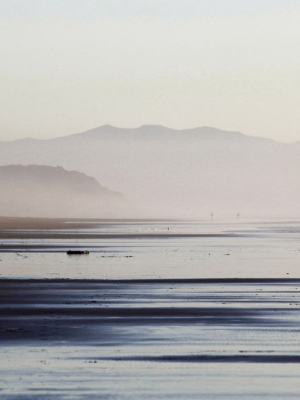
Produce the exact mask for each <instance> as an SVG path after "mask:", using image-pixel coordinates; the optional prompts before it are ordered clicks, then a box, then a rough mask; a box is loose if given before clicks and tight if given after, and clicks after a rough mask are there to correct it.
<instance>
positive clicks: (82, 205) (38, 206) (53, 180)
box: [0, 165, 126, 218]
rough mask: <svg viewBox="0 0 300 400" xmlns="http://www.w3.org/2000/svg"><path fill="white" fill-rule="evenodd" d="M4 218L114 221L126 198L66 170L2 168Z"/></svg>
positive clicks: (0, 202)
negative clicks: (82, 218)
mask: <svg viewBox="0 0 300 400" xmlns="http://www.w3.org/2000/svg"><path fill="white" fill-rule="evenodd" d="M0 182H1V191H0V215H1V216H14V217H15V216H17V217H18V216H19V217H62V218H64V217H85V218H87V217H107V216H109V217H113V216H118V212H119V211H120V210H122V208H124V207H126V201H125V198H124V197H123V196H122V195H121V194H119V193H116V192H112V191H111V190H109V189H107V188H104V187H102V186H101V185H100V183H99V182H97V180H96V179H94V178H92V177H90V176H87V175H85V174H83V173H80V172H77V171H67V170H65V169H64V168H62V167H48V166H41V165H28V166H23V165H8V166H2V167H0Z"/></svg>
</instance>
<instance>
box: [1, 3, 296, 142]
mask: <svg viewBox="0 0 300 400" xmlns="http://www.w3.org/2000/svg"><path fill="white" fill-rule="evenodd" d="M0 51H1V62H0V82H1V87H0V88H1V96H0V118H1V119H0V140H13V139H18V138H23V137H27V136H31V137H35V138H40V139H45V138H50V137H56V136H61V135H68V134H72V133H76V132H81V131H84V130H87V129H91V128H94V127H97V126H100V125H104V124H111V125H115V126H119V127H137V126H140V125H143V124H161V125H165V126H168V127H171V128H177V129H181V128H192V127H196V126H203V125H205V126H213V127H217V128H221V129H226V130H235V131H241V132H244V133H245V134H249V135H255V136H264V137H268V138H273V139H276V140H279V141H284V142H291V141H297V140H300V112H299V108H300V0H0Z"/></svg>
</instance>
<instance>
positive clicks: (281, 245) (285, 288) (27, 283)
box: [0, 220, 300, 399]
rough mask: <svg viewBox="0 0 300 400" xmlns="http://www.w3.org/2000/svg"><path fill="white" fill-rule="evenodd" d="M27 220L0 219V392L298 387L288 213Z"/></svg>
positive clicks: (194, 393) (190, 394)
mask: <svg viewBox="0 0 300 400" xmlns="http://www.w3.org/2000/svg"><path fill="white" fill-rule="evenodd" d="M0 222H1V220H0ZM30 223H31V224H32V225H30V226H29V225H28V224H27V225H26V223H25V222H24V225H23V226H22V229H17V228H16V226H9V224H6V225H5V226H4V225H2V229H1V230H0V244H1V246H0V251H1V253H0V260H1V262H0V273H1V276H0V353H1V362H0V397H1V399H199V398H201V399H235V398H236V399H254V398H255V399H294V398H298V396H299V378H300V329H299V326H300V273H299V272H300V240H299V239H300V222H298V221H259V222H252V221H242V222H241V221H238V222H222V223H221V222H211V221H207V222H198V221H84V222H82V224H81V222H80V221H75V222H73V221H65V222H62V221H59V224H54V223H53V222H52V224H53V225H51V227H49V226H47V225H43V224H42V225H40V224H39V223H35V224H33V221H30ZM0 227H1V225H0ZM43 228H45V229H43ZM78 248H79V249H81V248H82V249H88V250H89V251H90V254H89V255H82V256H67V254H66V251H67V250H68V249H78Z"/></svg>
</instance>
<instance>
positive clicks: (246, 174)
mask: <svg viewBox="0 0 300 400" xmlns="http://www.w3.org/2000/svg"><path fill="white" fill-rule="evenodd" d="M8 164H23V165H28V164H42V165H49V166H61V167H64V168H66V169H68V170H77V171H81V172H83V173H85V174H88V175H90V176H94V177H95V178H96V179H97V180H98V181H99V182H101V184H103V185H104V186H107V187H109V188H110V189H112V190H115V191H118V192H121V193H122V194H124V195H125V197H126V198H127V200H128V201H129V203H130V204H131V211H130V212H129V214H130V215H131V216H145V217H150V216H155V217H187V218H190V217H191V218H198V217H199V218H202V217H205V216H207V215H210V213H211V212H214V214H215V215H220V216H221V215H222V216H225V215H228V216H233V215H236V214H237V213H240V214H241V216H243V215H244V216H262V217H264V216H281V215H284V216H297V215H300V202H299V196H300V185H299V181H300V143H299V142H296V143H292V144H286V143H280V142H276V141H273V140H271V139H265V138H258V137H252V136H247V135H244V134H242V133H240V132H231V131H223V130H220V129H216V128H211V127H201V128H195V129H183V130H174V129H170V128H166V127H163V126H158V125H145V126H141V127H140V128H135V129H124V128H116V127H113V126H110V125H105V126H101V127H99V128H96V129H92V130H89V131H86V132H83V133H77V134H73V135H70V136H65V137H58V138H55V139H50V140H37V139H30V138H28V139H23V140H18V141H12V142H0V165H8Z"/></svg>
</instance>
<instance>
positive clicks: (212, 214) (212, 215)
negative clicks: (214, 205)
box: [210, 213, 214, 221]
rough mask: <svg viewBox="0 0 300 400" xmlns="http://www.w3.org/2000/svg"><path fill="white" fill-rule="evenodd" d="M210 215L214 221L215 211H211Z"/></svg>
mask: <svg viewBox="0 0 300 400" xmlns="http://www.w3.org/2000/svg"><path fill="white" fill-rule="evenodd" d="M210 216H211V220H212V221H213V219H214V213H211V214H210Z"/></svg>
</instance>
